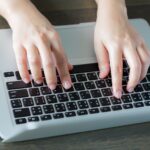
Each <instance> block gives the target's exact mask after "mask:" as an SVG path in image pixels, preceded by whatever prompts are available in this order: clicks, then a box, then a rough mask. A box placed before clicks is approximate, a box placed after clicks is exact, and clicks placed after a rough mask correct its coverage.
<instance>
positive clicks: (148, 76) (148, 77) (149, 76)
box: [146, 74, 150, 82]
mask: <svg viewBox="0 0 150 150" xmlns="http://www.w3.org/2000/svg"><path fill="white" fill-rule="evenodd" d="M146 77H147V80H148V81H149V82H150V75H149V74H148V75H147V76H146Z"/></svg>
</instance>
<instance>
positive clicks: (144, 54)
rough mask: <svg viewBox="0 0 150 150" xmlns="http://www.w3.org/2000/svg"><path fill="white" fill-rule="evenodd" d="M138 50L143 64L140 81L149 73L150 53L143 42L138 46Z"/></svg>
mask: <svg viewBox="0 0 150 150" xmlns="http://www.w3.org/2000/svg"><path fill="white" fill-rule="evenodd" d="M137 52H138V55H139V58H140V61H141V64H142V70H141V76H140V81H141V80H143V79H144V78H145V76H146V74H147V71H148V68H149V65H150V53H149V50H148V48H147V47H146V45H145V44H144V43H143V42H142V43H141V44H140V45H139V46H138V48H137Z"/></svg>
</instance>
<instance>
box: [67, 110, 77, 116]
mask: <svg viewBox="0 0 150 150" xmlns="http://www.w3.org/2000/svg"><path fill="white" fill-rule="evenodd" d="M65 115H66V117H74V116H76V113H75V112H74V111H69V112H65Z"/></svg>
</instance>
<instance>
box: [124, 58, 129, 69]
mask: <svg viewBox="0 0 150 150" xmlns="http://www.w3.org/2000/svg"><path fill="white" fill-rule="evenodd" d="M128 67H129V66H128V63H127V61H126V60H123V68H128Z"/></svg>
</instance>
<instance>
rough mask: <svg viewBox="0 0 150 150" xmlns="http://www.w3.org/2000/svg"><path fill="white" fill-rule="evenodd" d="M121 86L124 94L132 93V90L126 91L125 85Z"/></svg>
mask: <svg viewBox="0 0 150 150" xmlns="http://www.w3.org/2000/svg"><path fill="white" fill-rule="evenodd" d="M122 88H123V92H124V93H125V94H129V93H132V92H128V91H127V86H123V87H122Z"/></svg>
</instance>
